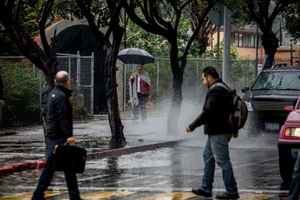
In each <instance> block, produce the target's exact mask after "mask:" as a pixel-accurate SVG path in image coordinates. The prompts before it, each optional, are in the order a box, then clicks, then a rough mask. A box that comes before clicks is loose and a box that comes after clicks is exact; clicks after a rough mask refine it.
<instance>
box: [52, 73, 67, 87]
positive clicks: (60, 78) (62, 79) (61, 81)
mask: <svg viewBox="0 0 300 200" xmlns="http://www.w3.org/2000/svg"><path fill="white" fill-rule="evenodd" d="M68 81H69V74H68V72H66V71H59V72H57V73H56V75H55V83H56V85H61V86H65V85H66V84H67V83H68Z"/></svg>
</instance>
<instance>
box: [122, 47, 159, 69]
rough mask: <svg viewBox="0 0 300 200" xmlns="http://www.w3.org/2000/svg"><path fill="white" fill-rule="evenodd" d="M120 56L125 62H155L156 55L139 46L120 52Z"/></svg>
mask: <svg viewBox="0 0 300 200" xmlns="http://www.w3.org/2000/svg"><path fill="white" fill-rule="evenodd" d="M118 58H119V59H120V60H121V61H122V62H123V63H124V64H142V65H143V64H147V63H153V62H154V57H153V56H152V55H151V54H150V53H148V52H147V51H145V50H144V49H139V48H127V49H123V50H121V51H120V52H119V54H118Z"/></svg>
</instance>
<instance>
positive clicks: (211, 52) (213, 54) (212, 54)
mask: <svg viewBox="0 0 300 200" xmlns="http://www.w3.org/2000/svg"><path fill="white" fill-rule="evenodd" d="M223 52H224V42H221V43H220V48H219V49H218V47H217V45H215V46H214V48H213V49H208V50H207V51H206V52H205V54H204V55H203V57H204V58H212V59H214V58H217V55H219V56H220V57H222V56H223ZM230 57H231V59H232V60H236V59H238V51H237V49H236V48H234V47H232V46H231V48H230Z"/></svg>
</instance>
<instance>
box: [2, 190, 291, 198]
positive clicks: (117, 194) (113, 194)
mask: <svg viewBox="0 0 300 200" xmlns="http://www.w3.org/2000/svg"><path fill="white" fill-rule="evenodd" d="M240 196H241V197H240V199H241V200H277V199H278V200H285V199H286V197H279V196H278V195H274V194H267V193H265V194H264V193H263V194H255V193H241V194H240ZM30 198H31V193H20V194H15V195H11V196H2V197H1V196H0V200H30ZM82 198H83V199H84V200H200V199H201V198H200V197H198V196H195V195H194V194H192V193H191V192H164V193H153V192H129V191H103V192H88V193H82ZM46 199H47V200H68V196H67V194H65V193H60V192H52V193H47V195H46Z"/></svg>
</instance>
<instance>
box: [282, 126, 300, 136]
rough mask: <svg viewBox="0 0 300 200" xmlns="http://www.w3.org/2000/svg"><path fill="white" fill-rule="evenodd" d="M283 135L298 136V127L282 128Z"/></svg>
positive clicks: (299, 134)
mask: <svg viewBox="0 0 300 200" xmlns="http://www.w3.org/2000/svg"><path fill="white" fill-rule="evenodd" d="M284 135H285V136H288V137H289V136H292V137H300V128H286V129H285V130H284Z"/></svg>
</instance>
